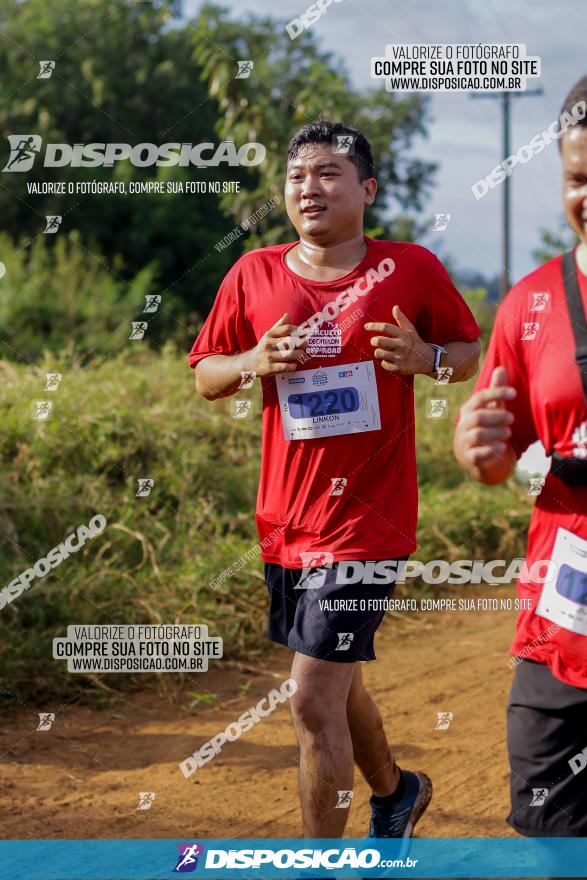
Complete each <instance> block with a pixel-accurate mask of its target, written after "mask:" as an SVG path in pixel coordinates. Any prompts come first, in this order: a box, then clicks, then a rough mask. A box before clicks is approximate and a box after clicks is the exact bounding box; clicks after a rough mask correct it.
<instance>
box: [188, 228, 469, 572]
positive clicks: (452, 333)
mask: <svg viewBox="0 0 587 880" xmlns="http://www.w3.org/2000/svg"><path fill="white" fill-rule="evenodd" d="M365 242H366V244H367V253H366V254H365V257H364V258H363V260H362V261H361V262H360V263H359V265H357V266H356V267H355V268H354V269H353V270H352V272H349V273H348V274H347V275H345V276H344V277H343V278H339V279H338V280H336V281H323V282H319V281H312V280H309V279H305V278H302V277H301V276H299V275H296V274H295V273H294V272H292V270H291V269H290V268H289V267H288V266H287V265H286V263H285V259H284V257H285V254H286V252H287V251H288V250H289V249H291V248H292V247H294V245H295V244H297V242H292V243H289V244H285V245H277V246H273V247H266V248H260V249H258V250H254V251H251V252H249V253H247V254H245V255H244V256H243V257H241V258H240V259H239V260H238V261H237V262H236V263H235V265H234V266H233V268H232V269H231V270H230V272H228V274H227V275H226V277H225V278H224V280H223V282H222V284H221V286H220V290H219V291H218V295H217V297H216V301H215V303H214V306H213V308H212V311H211V312H210V315H209V316H208V318H207V320H206V323H205V324H204V327H203V329H202V331H201V333H200V335H199V336H198V338H197V340H196V342H195V343H194V346H193V348H192V351H191V354H190V357H189V363H190V366H191V367H196V365H197V364H198V363H199V362H200V361H201V360H203V359H204V358H205V357H208V356H210V355H214V354H224V355H232V354H237V353H239V352H243V351H248V350H249V349H251V348H253V347H254V346H255V345H256V344H257V342H258V341H259V339H260V337H261V336H262V335H263V334H264V333H265V332H266V331H267V330H268V329H269V328H270V327H272V326H273V325H274V324H275V323H276V321H277V320H278V319H279V318H280V317H281V316H282V315H283V314H284V313H285V312H287V313H288V314H289V316H290V320H291V323H292V324H296V325H299V324H302V323H303V322H304V321H307V320H308V319H309V318H311V316H312V315H315V314H317V313H322V312H323V310H324V309H325V307H326V306H328V304H331V305H330V307H329V308H328V309H327V315H328V316H329V318H328V319H327V320H326V319H325V320H324V321H322V322H321V323H320V324H319V325H318V326H317V327H316V328H315V329H314V331H313V332H312V334H311V335H310V337H309V340H308V348H307V354H308V355H309V358H308V360H307V361H306V362H305V363H304V364H303V365H302V366H300V368H299V369H300V370H302V371H311V372H310V373H307V374H303V375H306V376H307V377H308V382H309V381H310V378H311V380H312V383H313V390H314V396H316V391H317V390H318V391H319V389H320V385H321V384H322V383H325V382H326V375H327V372H326V370H327V368H328V367H337V368H338V367H340V368H341V369H340V370H337V371H336V373H337V375H338V376H341V377H342V378H341V382H345V381H350V380H348V379H346V378H344V377H347V376H349V375H350V374H351V372H352V370H353V369H354V368H355V367H356V365H362V369H367V370H369V371H371V373H372V376H373V381H372V386H371V390H370V391H368V392H367V396H368V397H369V398H370V399H371V398H372V399H373V400H372V403H374V405H375V407H378V409H379V418H380V425H381V426H380V427H378V428H376V429H375V430H365V431H360V432H356V431H354V432H353V433H345V434H342V435H340V436H317V437H313V438H311V439H309V438H308V439H306V438H303V439H290V440H288V439H286V436H285V430H284V424H283V421H282V412H281V409H280V405H279V399H278V393H277V383H276V379H275V376H267V377H264V378H263V379H262V386H263V439H262V461H261V478H260V483H259V492H258V497H257V528H258V532H259V538H260V540H261V547H262V557H263V559H264V561H265V562H275V563H279V564H281V565H282V566H284V567H287V568H304V559H306V560H307V558H308V557H307V556H302V554H311V555H315V556H316V557H319V556H320V555H321V554H330V555H329V556H328V557H327V559H329V560H330V561H333V562H336V561H338V560H350V559H363V560H365V559H393V558H395V557H398V556H404V555H407V554H409V553H412V552H413V551H414V550H415V548H416V525H417V516H418V497H417V479H416V455H415V433H414V393H413V377H412V376H398V375H394V374H392V373H389V372H387V371H385V370H384V369H383V368H382V367H381V365H380V363H378V362H376V361H375V359H374V358H373V352H374V348H373V346H372V345H371V344H370V342H369V340H370V339H371V337H372V336H373V335H374V334H373V333H372V332H368V331H367V330H365V329H364V326H363V325H364V324H365V323H367V322H370V321H371V322H372V321H377V322H381V321H385V322H388V323H392V324H395V321H394V319H393V316H392V308H393V306H394V305H398V306H399V307H400V308H401V310H402V311H403V313H404V314H405V315H406V316H407V317H408V318H409V320H410V321H411V322H412V324H414V326H415V327H416V329H417V331H418V333H419V334H420V336H421V338H422V339H424V340H425V341H427V342H435V343H437V344H440V345H442V344H443V343H447V342H451V341H454V340H463V341H467V342H469V341H473V340H475V339H477V338H478V337H479V336H480V330H479V327H478V326H477V323H476V321H475V319H474V317H473V315H472V313H471V311H470V309H469V308H468V306H467V305H466V303H465V302H464V300H463V299H462V297H461V295H460V294H459V292H458V290H457V289H456V288H455V286H454V284H453V283H452V281H451V280H450V277H449V275H448V273H447V272H446V270H445V269H444V267H443V265H442V263H440V261H439V260H438V259H437V258H436V257H435V256H434V254H432V253H431V252H430V251H428V250H426V248H423V247H420V246H419V245H416V244H407V243H403V242H391V241H380V240H376V239H372V238H369V237H365ZM343 291H348V294H345V295H344V296H340V294H342V292H343ZM337 297H338V300H337ZM333 303H335V304H334V305H332V304H333ZM336 303H338V305H336ZM365 362H370V366H369V365H365ZM343 367H344V368H345V369H342V368H343ZM330 373H331V374H332V371H330ZM283 375H285V376H287V377H288V379H287V381H290V379H291V377H294V379H295V376H294V374H293V373H285V374H283ZM296 375H297V374H296ZM297 381H300V382H304V381H306V380H304V379H299V380H297ZM429 381H430V390H431V396H432V397H433V396H434V384H433V382H432V380H429ZM373 386H374V387H373ZM295 387H296V386H294V388H295ZM289 390H292V389H289ZM353 393H354V392H353ZM357 394H358V395H364V392H363V391H362V390H359V391H358V392H357ZM375 398H376V400H375ZM347 399H348V398H347ZM357 399H359V398H358V397H357ZM421 415H422V416H423V415H424V414H423V413H422V414H421ZM323 418H324V420H326V417H323ZM333 481H335V482H333ZM306 564H307V563H306ZM315 564H316V563H315Z"/></svg>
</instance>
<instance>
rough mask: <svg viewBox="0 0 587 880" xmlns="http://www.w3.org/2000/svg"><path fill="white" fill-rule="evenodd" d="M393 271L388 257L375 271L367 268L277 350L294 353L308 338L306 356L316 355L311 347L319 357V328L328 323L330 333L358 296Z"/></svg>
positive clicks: (300, 326)
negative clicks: (342, 313)
mask: <svg viewBox="0 0 587 880" xmlns="http://www.w3.org/2000/svg"><path fill="white" fill-rule="evenodd" d="M394 269H395V261H394V260H392V259H391V257H385V259H383V260H381V262H380V263H379V265H378V266H377V267H376V268H371V269H367V271H366V272H365V274H364V275H363V276H362V277H361V278H358V279H357V280H356V281H355V282H354V283H353V284H351V285H349V287H345V289H344V290H342V291H341V292H340V293H339V294H338V296H337V297H336V298H335V299H333V300H331V301H330V302H329V303H326V305H325V306H324V308H323V309H321V311H319V312H315V314H313V315H312V317H311V318H308V320H307V321H303V322H302V323H301V324H299V325H298V327H296V329H295V330H294V332H293V333H292V335H291V336H289V337H287V338H286V339H281V340H280V341H279V342H278V343H277V347H278V349H279V350H280V351H281V352H286V351H292V350H293V349H294V348H297V347H298V346H299V344H300V342H302V341H303V340H304V339H306V337H308V349H307V353H308V354H313V353H314V352H313V351H310V348H311V347H312V348H313V349H314V348H315V349H316V355H321V354H322V351H321V348H322V347H323V346H322V343H318V342H317V339H319V338H320V336H319V335H318V334H317V332H316V331H317V330H318V328H322V325H324V324H326V325H327V327H326V332H328V333H329V332H330V331H329V330H328V325H330V327H332V326H333V325H332V323H331V322H332V321H334V320H335V319H336V318H338V316H339V315H340V313H341V312H345V311H346V310H347V309H348V308H350V306H351V305H353V304H354V303H356V302H357V300H358V299H359V297H361V296H366V295H367V294H368V293H369V292H370V291H371V290H372V289H373V287H374V285H375V284H378V283H379V282H380V281H383V280H384V279H385V278H389V276H390V275H391V273H392V272H393V271H394ZM338 332H340V331H338ZM336 336H337V339H338V340H339V339H340V336H338V334H336ZM333 340H334V335H332V336H330V341H329V342H328V343H327V344H326V348H329V347H333V345H336V343H334V342H333ZM339 344H340V343H339ZM338 353H340V352H338ZM332 356H333V355H332Z"/></svg>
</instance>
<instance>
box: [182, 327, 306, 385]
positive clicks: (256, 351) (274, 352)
mask: <svg viewBox="0 0 587 880" xmlns="http://www.w3.org/2000/svg"><path fill="white" fill-rule="evenodd" d="M288 322H289V315H288V314H287V312H286V313H285V314H284V315H282V316H281V318H280V319H279V321H277V322H276V323H275V324H274V325H273V327H270V328H269V330H267V332H266V333H264V334H263V336H262V337H261V338H260V340H259V342H258V343H257V345H256V346H255V347H254V348H252V349H251V350H250V351H245V352H242V353H239V354H231V355H226V354H213V355H210V356H209V357H206V358H204V359H203V360H201V361H200V363H199V364H198V366H197V367H196V391H197V392H198V394H201V395H202V397H205V398H206V400H216V399H217V398H218V397H227V396H228V395H230V394H234V393H235V391H238V389H239V387H240V383H241V381H242V378H243V375H244V374H245V373H251V372H252V373H253V374H254V375H255V376H270V375H272V374H273V373H286V372H293V371H294V370H297V369H298V366H299V365H298V360H299V359H300V358H301V357H302V356H303V353H304V349H305V347H306V340H300V339H298V338H297V336H296V335H295V333H294V334H293V336H292V335H291V334H292V333H293V331H294V330H295V329H296V326H295V324H290V323H288ZM280 342H281V343H285V344H284V346H283V347H284V351H281V349H280V347H279V345H278V343H280ZM290 349H291V351H290Z"/></svg>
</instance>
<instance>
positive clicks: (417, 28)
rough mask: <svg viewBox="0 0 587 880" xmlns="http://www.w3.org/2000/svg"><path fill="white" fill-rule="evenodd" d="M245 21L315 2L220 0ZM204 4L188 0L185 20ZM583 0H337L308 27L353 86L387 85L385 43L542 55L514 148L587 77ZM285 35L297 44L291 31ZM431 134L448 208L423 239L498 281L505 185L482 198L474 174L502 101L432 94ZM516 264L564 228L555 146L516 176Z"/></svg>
mask: <svg viewBox="0 0 587 880" xmlns="http://www.w3.org/2000/svg"><path fill="white" fill-rule="evenodd" d="M222 5H223V6H224V7H226V8H228V9H229V10H230V11H231V13H232V14H233V17H234V18H235V19H237V18H238V17H239V16H240V15H242V14H244V13H257V14H260V15H271V16H272V17H274V18H277V19H281V20H285V21H291V20H292V19H293V18H296V17H299V16H300V14H301V13H302V12H304V11H305V10H306V9H307V8H308V6H309V5H310V3H309V2H307V0H222ZM201 6H202V2H201V0H187V2H186V3H185V6H184V12H185V14H186V15H187V16H188V17H191V15H192V14H194V13H195V12H197V11H198V10H199V8H200V7H201ZM586 27H587V3H585V0H557V2H556V4H555V3H553V2H552V0H521V2H515V0H442V3H440V2H438V0H412V2H410V3H408V2H406V0H403V2H399V0H340V2H333V3H332V4H331V5H330V6H329V7H328V9H327V10H326V13H325V14H324V15H323V16H322V17H321V18H320V19H319V20H318V21H317V22H316V23H315V24H313V25H312V33H313V34H314V35H315V37H316V39H317V40H318V43H319V46H320V48H321V49H323V50H326V51H330V52H333V53H334V54H336V55H338V56H339V57H340V58H341V59H342V60H343V61H344V64H345V66H346V68H347V70H348V72H349V74H350V78H351V82H352V84H353V86H354V87H356V88H360V89H365V88H380V89H384V85H383V81H382V80H373V79H371V70H370V68H371V58H372V57H374V56H378V57H381V56H384V55H385V45H386V44H387V43H473V42H474V43H480V42H482V43H525V44H526V47H527V54H528V55H530V56H539V57H540V58H541V62H542V75H541V77H540V78H539V79H532V80H528V88H532V89H533V88H536V87H540V88H542V89H543V94H542V95H540V96H537V97H530V96H525V97H521V98H515V99H514V100H513V102H512V103H513V106H512V124H511V147H512V152H515V151H516V150H517V149H518V148H519V147H521V146H523V145H524V144H527V143H528V142H529V141H530V139H531V138H532V137H533V136H534V135H536V134H537V133H538V132H540V131H542V130H543V129H544V128H545V127H547V126H548V125H549V124H550V123H551V122H553V121H554V120H556V119H558V117H559V113H560V108H561V105H562V102H563V100H564V98H565V97H566V95H567V93H568V92H569V91H570V88H571V86H572V85H573V84H574V83H575V82H576V81H577V80H578V79H579V78H580V77H582V76H583V75H585V74H586V73H587V58H586V53H585V45H584V36H583V34H584V32H585V30H586ZM284 39H286V40H287V39H289V37H288V36H287V33H286V32H285V29H284ZM429 94H430V95H431V108H430V109H431V117H432V121H431V123H430V124H429V126H428V137H427V138H426V139H424V138H420V137H419V138H417V139H415V140H414V142H413V147H412V149H411V153H412V155H414V156H417V157H420V158H423V159H426V160H429V161H433V162H436V163H438V166H439V167H438V170H437V173H436V177H435V187H434V189H433V192H432V195H431V198H430V199H429V200H428V202H427V204H426V216H428V217H430V218H431V219H432V217H433V215H434V214H435V213H448V214H450V215H451V219H450V222H449V225H448V228H447V229H446V231H444V232H435V233H434V232H431V233H430V234H429V235H428V236H427V238H426V239H425V240H424V241H422V242H421V243H422V244H425V246H426V247H429V248H430V249H431V250H433V251H434V252H435V253H437V254H438V255H439V256H440V257H443V256H450V258H451V261H452V264H453V265H455V266H458V267H459V268H461V269H463V268H466V269H470V270H477V271H480V272H482V273H483V274H484V275H486V276H488V277H491V276H495V275H496V274H499V273H500V272H501V269H502V262H503V258H502V247H501V205H502V198H503V186H498V187H496V188H495V189H494V190H492V191H491V192H489V193H488V194H487V195H486V196H484V197H483V198H482V199H480V200H479V201H477V200H476V199H475V197H474V195H473V193H472V192H471V186H472V185H473V184H474V183H475V181H477V180H479V179H480V178H482V177H484V176H485V175H487V174H489V173H490V172H491V170H492V169H493V168H494V167H495V166H496V165H498V164H499V163H500V162H501V160H502V158H503V156H502V152H501V151H502V135H501V110H500V102H499V101H498V100H496V99H487V100H473V99H472V98H471V96H470V94H468V93H466V92H459V93H456V92H453V93H444V94H442V93H429ZM511 181H512V183H511V187H510V189H511V200H512V215H511V217H512V267H511V280H512V282H515V281H516V280H518V279H519V278H521V277H523V276H524V275H526V274H527V273H528V272H529V271H531V270H532V269H533V268H535V266H536V260H535V258H534V257H533V256H532V251H533V250H534V249H536V248H537V247H539V245H540V230H541V228H546V229H548V230H550V231H553V232H559V231H560V224H561V223H562V217H563V213H562V203H561V195H560V159H559V152H558V145H557V143H556V141H553V143H552V144H550V145H549V146H548V147H547V148H546V149H544V150H543V151H542V152H541V153H539V154H537V155H535V156H533V157H532V158H531V160H530V161H528V162H527V163H526V164H519V165H517V166H516V167H515V168H514V170H513V174H512V177H511Z"/></svg>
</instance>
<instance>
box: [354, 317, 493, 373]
mask: <svg viewBox="0 0 587 880" xmlns="http://www.w3.org/2000/svg"><path fill="white" fill-rule="evenodd" d="M393 317H394V318H395V320H396V321H397V325H396V324H387V323H373V322H371V323H369V324H365V330H368V331H370V332H372V333H374V334H376V335H374V336H373V337H371V340H370V342H371V345H372V346H373V347H374V349H375V352H374V357H375V358H376V360H379V361H381V366H382V368H383V369H384V370H387V371H388V372H390V373H398V374H399V375H401V376H414V375H416V374H417V373H420V374H422V375H424V376H431V377H433V378H434V379H436V378H437V376H438V373H437V372H436V371H435V370H434V363H435V360H436V349H435V348H433V347H432V345H431V344H430V343H431V342H434V340H430V342H427V341H426V340H424V339H422V338H421V337H420V334H419V333H418V331H417V330H416V328H415V327H414V325H413V324H412V322H411V321H410V320H409V318H407V317H406V315H404V313H403V312H402V310H401V309H400V307H399V306H394V307H393ZM442 348H444V349H445V351H446V354H443V355H442V358H441V361H440V367H443V368H444V367H449V368H450V369H451V371H452V372H451V373H450V378H449V382H464V381H465V380H466V379H470V378H471V376H474V375H475V373H476V372H477V369H478V366H479V357H480V355H481V345H480V343H479V340H478V339H475V340H474V341H472V342H464V341H461V340H454V341H453V342H446V343H445V344H444V345H443V346H442Z"/></svg>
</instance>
